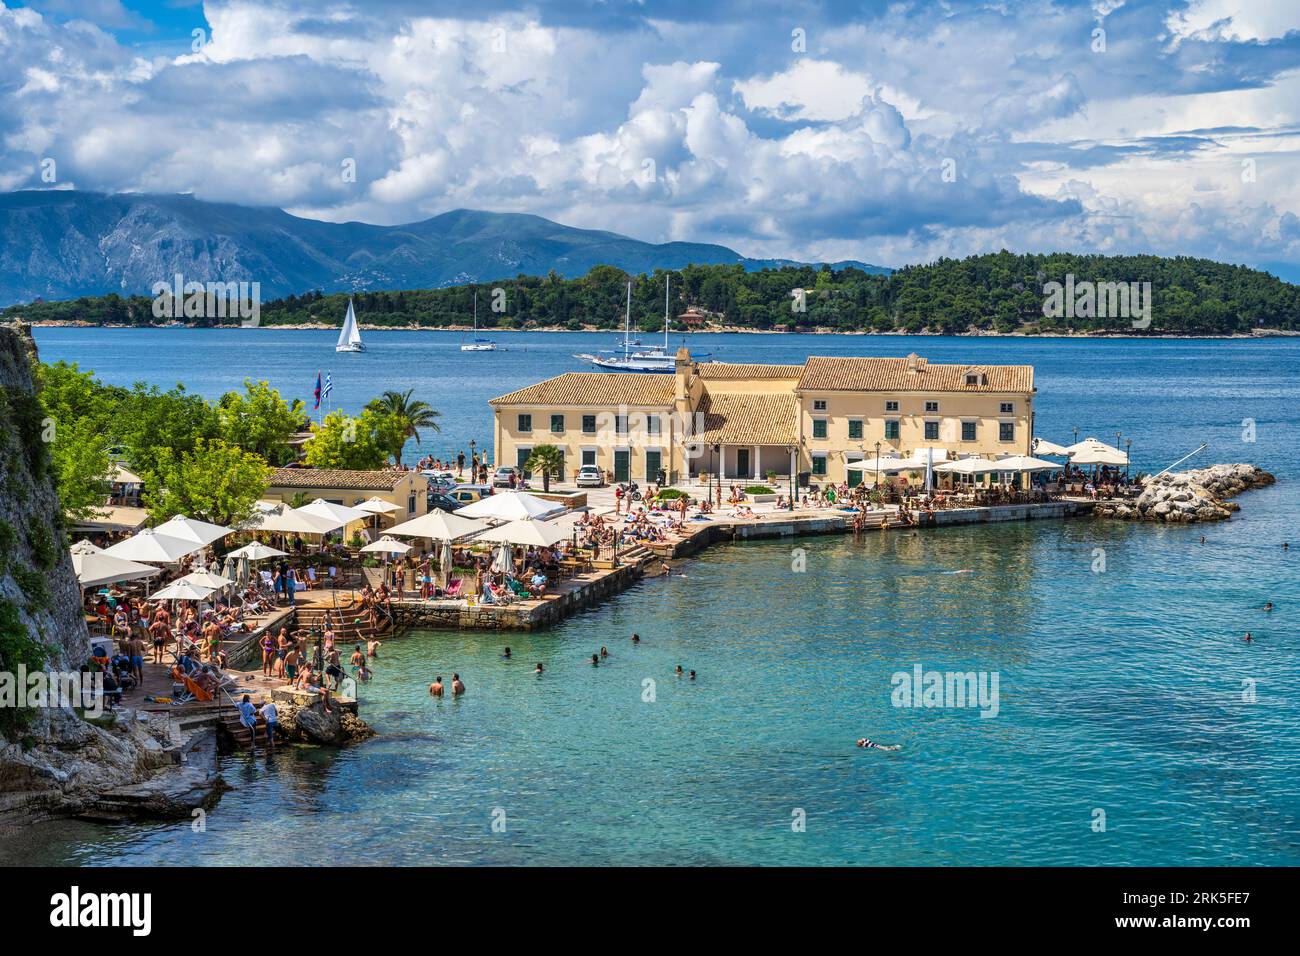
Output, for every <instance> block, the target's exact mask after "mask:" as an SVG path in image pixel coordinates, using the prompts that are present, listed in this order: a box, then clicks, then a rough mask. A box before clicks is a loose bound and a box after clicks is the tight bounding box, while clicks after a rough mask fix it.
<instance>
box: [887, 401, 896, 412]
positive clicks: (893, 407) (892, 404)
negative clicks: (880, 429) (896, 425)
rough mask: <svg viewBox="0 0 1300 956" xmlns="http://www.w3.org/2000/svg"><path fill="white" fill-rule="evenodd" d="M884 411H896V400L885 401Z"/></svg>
mask: <svg viewBox="0 0 1300 956" xmlns="http://www.w3.org/2000/svg"><path fill="white" fill-rule="evenodd" d="M885 411H887V412H896V411H898V402H885Z"/></svg>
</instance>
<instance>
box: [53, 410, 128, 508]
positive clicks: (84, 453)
mask: <svg viewBox="0 0 1300 956" xmlns="http://www.w3.org/2000/svg"><path fill="white" fill-rule="evenodd" d="M51 431H52V433H53V436H54V441H53V442H52V443H51V444H50V459H51V461H52V462H53V465H54V480H55V487H56V488H57V489H58V492H59V503H60V505H61V506H62V510H63V523H64V525H65V526H68V527H70V526H72V525H73V524H75V523H76V522H78V521H84V520H86V519H87V518H89V517H90V515H91V512H92V510H93V509H94V508H95V507H96V506H102V505H103V504H104V500H105V499H106V498H107V497H108V494H109V491H110V490H111V487H112V486H111V482H110V479H111V477H112V473H113V463H112V462H111V461H110V460H109V457H108V439H107V438H105V436H104V434H103V432H101V431H99V430H98V429H97V428H96V427H95V424H94V422H93V421H91V420H90V419H87V418H80V419H77V418H74V419H71V420H70V421H68V422H67V423H66V424H63V425H59V424H58V423H57V422H55V424H54V427H53V428H52V429H51Z"/></svg>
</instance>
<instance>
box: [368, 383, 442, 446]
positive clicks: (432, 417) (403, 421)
mask: <svg viewBox="0 0 1300 956" xmlns="http://www.w3.org/2000/svg"><path fill="white" fill-rule="evenodd" d="M414 391H415V389H413V388H408V389H407V390H406V391H405V392H398V391H395V390H390V391H387V392H384V394H383V395H381V396H379V398H375V399H372V400H371V401H370V403H369V404H368V405H366V408H367V409H368V410H370V411H372V412H376V413H378V414H380V415H387V416H388V417H390V418H392V419H393V422H394V423H395V425H396V429H395V435H394V438H393V441H394V444H393V445H390V446H389V447H388V453H389V454H390V455H392V456H393V461H394V462H396V463H397V464H399V465H400V464H401V463H402V449H403V448H405V447H406V442H407V440H408V439H411V438H414V439H415V440H416V441H417V442H418V441H420V440H421V438H420V429H421V428H431V429H433V430H434V431H436V432H437V431H442V429H441V428H440V427H439V426H438V419H439V418H440V417H441V413H440V412H437V411H435V410H434V409H433V407H432V406H431V405H429V403H428V402H422V401H419V400H412V399H411V395H412V393H413V392H414Z"/></svg>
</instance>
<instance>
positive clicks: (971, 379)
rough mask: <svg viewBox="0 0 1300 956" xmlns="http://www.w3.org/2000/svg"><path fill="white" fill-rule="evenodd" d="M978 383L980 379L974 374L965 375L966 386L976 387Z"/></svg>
mask: <svg viewBox="0 0 1300 956" xmlns="http://www.w3.org/2000/svg"><path fill="white" fill-rule="evenodd" d="M979 383H980V377H979V376H978V375H976V374H974V373H973V372H967V373H966V384H967V385H978V384H979Z"/></svg>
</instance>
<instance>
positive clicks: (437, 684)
mask: <svg viewBox="0 0 1300 956" xmlns="http://www.w3.org/2000/svg"><path fill="white" fill-rule="evenodd" d="M429 696H431V697H441V696H442V675H441V674H439V675H438V676H437V677H435V678H434V680H433V683H432V684H430V685H429Z"/></svg>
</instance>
